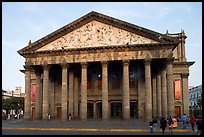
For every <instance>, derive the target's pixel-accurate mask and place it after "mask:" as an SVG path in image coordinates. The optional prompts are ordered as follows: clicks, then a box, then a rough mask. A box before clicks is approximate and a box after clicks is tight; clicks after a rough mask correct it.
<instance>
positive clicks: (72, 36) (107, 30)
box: [37, 21, 158, 51]
mask: <svg viewBox="0 0 204 137" xmlns="http://www.w3.org/2000/svg"><path fill="white" fill-rule="evenodd" d="M146 43H158V42H156V41H154V40H151V39H148V38H145V37H143V36H140V35H137V34H134V33H131V32H128V31H125V30H122V29H119V28H116V27H113V26H112V25H107V24H103V23H101V22H98V21H92V22H89V23H87V24H86V25H84V26H82V27H80V28H78V29H76V30H74V31H72V32H70V33H68V34H66V35H64V36H63V37H61V38H59V39H57V40H55V41H53V42H51V43H49V44H47V45H45V46H44V47H42V48H40V49H38V50H37V51H44V50H60V49H72V48H82V47H83V48H84V47H98V46H108V45H129V44H146Z"/></svg>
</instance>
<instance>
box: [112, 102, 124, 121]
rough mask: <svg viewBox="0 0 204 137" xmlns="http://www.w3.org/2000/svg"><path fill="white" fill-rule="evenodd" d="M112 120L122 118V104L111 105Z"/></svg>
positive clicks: (113, 103)
mask: <svg viewBox="0 0 204 137" xmlns="http://www.w3.org/2000/svg"><path fill="white" fill-rule="evenodd" d="M111 118H122V103H121V102H112V103H111Z"/></svg>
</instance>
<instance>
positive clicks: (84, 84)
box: [80, 63, 87, 120]
mask: <svg viewBox="0 0 204 137" xmlns="http://www.w3.org/2000/svg"><path fill="white" fill-rule="evenodd" d="M80 107H81V108H80V117H81V119H82V120H85V119H87V63H81V105H80Z"/></svg>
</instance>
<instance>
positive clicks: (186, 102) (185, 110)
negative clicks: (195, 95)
mask: <svg viewBox="0 0 204 137" xmlns="http://www.w3.org/2000/svg"><path fill="white" fill-rule="evenodd" d="M181 76H182V92H183V97H182V102H183V103H182V108H183V114H186V115H187V116H189V99H188V98H189V90H188V76H189V73H182V75H181Z"/></svg>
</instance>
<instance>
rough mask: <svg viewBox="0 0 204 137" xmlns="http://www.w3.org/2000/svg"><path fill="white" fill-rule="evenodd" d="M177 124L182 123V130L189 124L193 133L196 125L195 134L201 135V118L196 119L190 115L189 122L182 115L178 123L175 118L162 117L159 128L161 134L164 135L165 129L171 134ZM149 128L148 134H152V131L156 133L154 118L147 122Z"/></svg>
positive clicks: (184, 115)
mask: <svg viewBox="0 0 204 137" xmlns="http://www.w3.org/2000/svg"><path fill="white" fill-rule="evenodd" d="M178 122H182V129H186V125H187V124H188V123H190V124H191V129H192V131H193V132H194V131H195V125H197V134H198V135H201V134H202V117H201V118H198V119H196V118H195V117H194V116H193V115H192V116H191V117H190V120H188V117H187V116H186V114H183V115H182V116H181V119H180V121H179V119H178V118H177V117H171V116H170V117H169V118H167V119H165V118H164V117H162V118H161V120H160V128H161V130H162V133H164V132H165V129H166V127H168V129H169V133H170V134H172V132H173V129H174V128H177V127H178ZM149 126H150V133H152V132H153V131H156V127H157V120H156V119H155V118H154V119H153V120H151V121H150V122H149Z"/></svg>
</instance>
